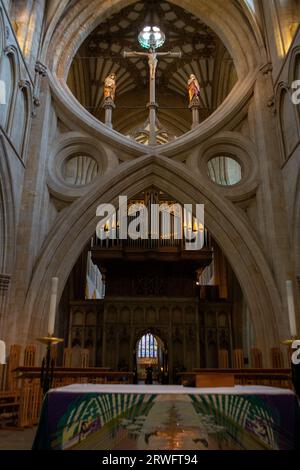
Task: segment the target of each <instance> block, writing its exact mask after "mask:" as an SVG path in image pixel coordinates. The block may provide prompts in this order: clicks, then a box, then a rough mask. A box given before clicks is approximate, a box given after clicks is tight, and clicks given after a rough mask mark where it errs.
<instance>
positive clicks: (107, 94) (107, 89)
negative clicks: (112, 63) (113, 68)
mask: <svg viewBox="0 0 300 470" xmlns="http://www.w3.org/2000/svg"><path fill="white" fill-rule="evenodd" d="M103 95H104V99H105V100H107V99H110V100H112V101H113V102H114V101H115V96H116V74H115V73H110V74H109V75H108V76H107V77H106V79H105V80H104V89H103Z"/></svg>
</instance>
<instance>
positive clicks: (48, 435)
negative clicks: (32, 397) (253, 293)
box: [33, 384, 299, 450]
mask: <svg viewBox="0 0 300 470" xmlns="http://www.w3.org/2000/svg"><path fill="white" fill-rule="evenodd" d="M298 425H299V408H298V402H297V398H296V395H295V394H294V392H292V391H291V390H286V389H280V388H273V387H263V386H235V387H232V388H228V387H227V388H226V387H223V388H209V389H203V388H194V387H182V386H175V385H174V386H172V385H170V386H168V385H164V386H159V385H157V386H156V385H121V384H120V385H119V384H118V385H92V384H77V385H76V384H75V385H69V386H66V387H62V388H58V389H54V390H50V391H49V392H48V394H47V395H46V397H45V399H44V402H43V407H42V412H41V417H40V422H39V426H38V429H37V433H36V437H35V441H34V445H33V449H54V450H56V449H57V450H59V449H74V450H81V449H82V450H226V449H228V450H242V449H245V450H257V449H262V450H263V449H265V450H270V449H284V450H287V449H288V450H291V449H295V448H296V447H297V441H298V438H299V434H298V433H299V431H298Z"/></svg>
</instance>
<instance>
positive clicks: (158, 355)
mask: <svg viewBox="0 0 300 470" xmlns="http://www.w3.org/2000/svg"><path fill="white" fill-rule="evenodd" d="M135 360H136V375H137V382H138V383H146V384H148V385H150V384H151V383H165V376H166V374H167V371H168V370H167V369H168V367H167V350H166V347H165V344H164V342H163V341H162V339H161V338H159V337H158V336H157V335H154V334H153V333H151V331H148V332H147V333H145V334H143V336H141V337H140V338H139V340H138V341H137V343H136V349H135Z"/></svg>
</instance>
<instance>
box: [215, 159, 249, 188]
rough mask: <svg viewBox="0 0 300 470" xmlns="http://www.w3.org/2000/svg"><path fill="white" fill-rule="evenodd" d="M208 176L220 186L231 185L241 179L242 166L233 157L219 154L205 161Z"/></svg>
mask: <svg viewBox="0 0 300 470" xmlns="http://www.w3.org/2000/svg"><path fill="white" fill-rule="evenodd" d="M207 170H208V176H209V177H210V179H211V180H212V181H213V182H214V183H216V184H219V185H221V186H233V185H234V184H237V183H239V182H240V181H241V179H242V167H241V165H240V164H239V162H237V161H236V160H235V159H234V158H233V157H231V156H227V155H220V156H217V157H213V158H211V159H210V160H209V161H208V163H207Z"/></svg>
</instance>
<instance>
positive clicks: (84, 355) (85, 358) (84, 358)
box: [81, 349, 90, 369]
mask: <svg viewBox="0 0 300 470" xmlns="http://www.w3.org/2000/svg"><path fill="white" fill-rule="evenodd" d="M89 360H90V351H89V350H88V349H83V350H82V351H81V367H82V368H83V369H87V368H88V367H89Z"/></svg>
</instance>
